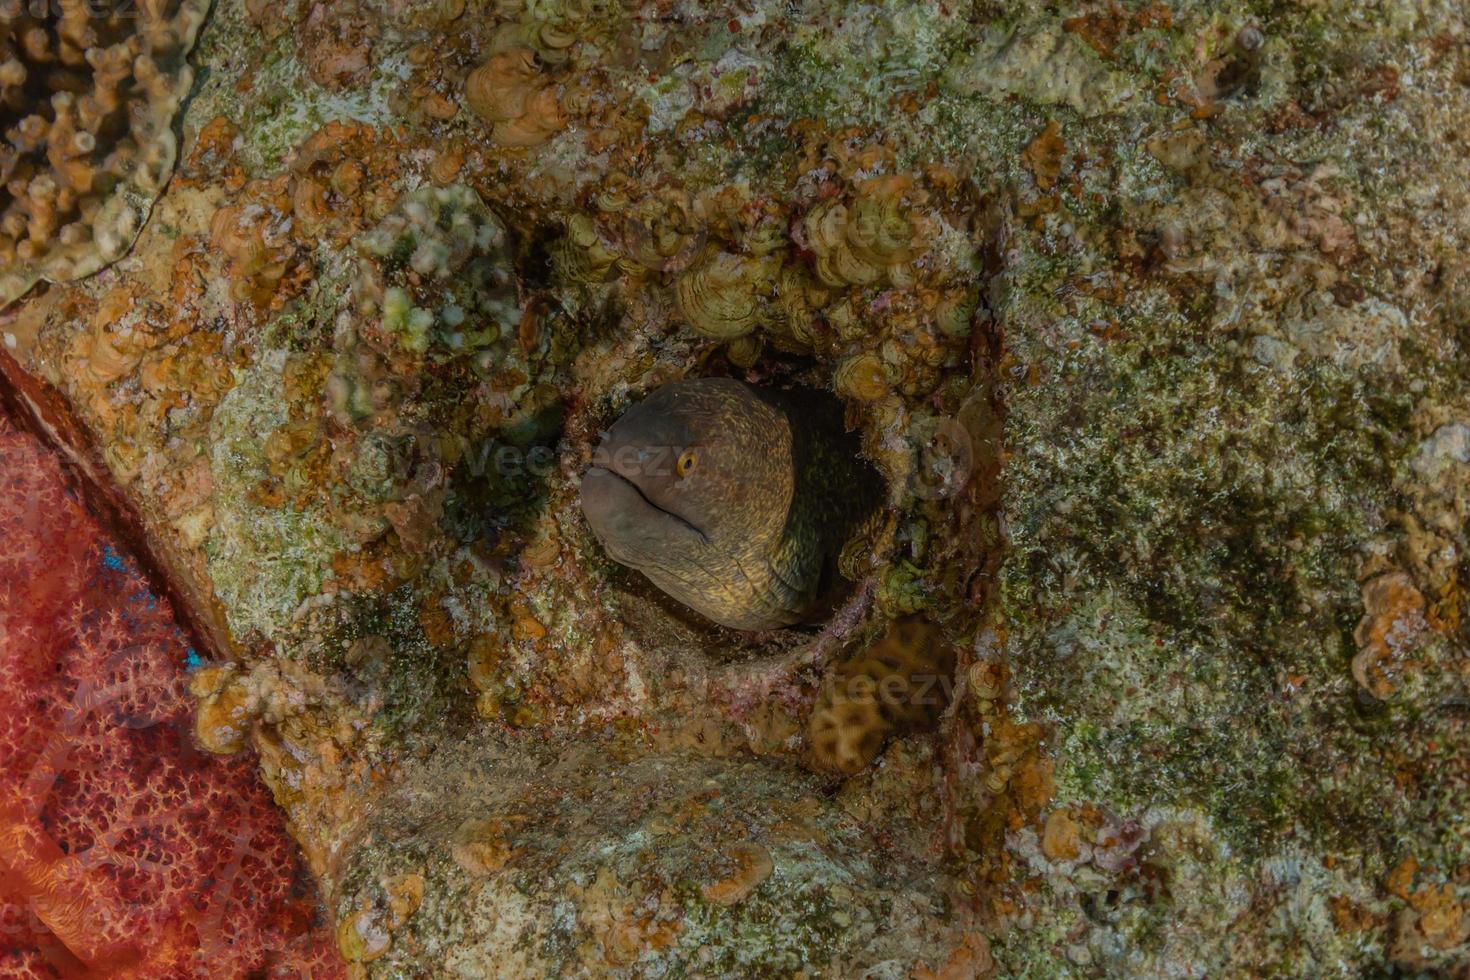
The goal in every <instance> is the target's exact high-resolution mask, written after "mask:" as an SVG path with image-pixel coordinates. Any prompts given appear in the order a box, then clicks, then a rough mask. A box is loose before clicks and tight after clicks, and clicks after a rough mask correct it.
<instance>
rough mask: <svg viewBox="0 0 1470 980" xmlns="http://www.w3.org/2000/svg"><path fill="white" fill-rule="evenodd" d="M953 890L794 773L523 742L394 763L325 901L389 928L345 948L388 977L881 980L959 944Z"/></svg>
mask: <svg viewBox="0 0 1470 980" xmlns="http://www.w3.org/2000/svg"><path fill="white" fill-rule="evenodd" d="M538 741H539V740H538ZM404 875H415V876H418V877H419V878H420V880H421V881H423V882H424V883H425V884H424V885H423V890H422V897H421V899H420V900H419V901H418V902H417V903H416V908H415V909H414V910H413V911H412V912H410V913H408V914H402V915H400V914H398V913H395V912H394V911H393V902H394V899H393V895H392V882H393V881H395V880H397V879H400V878H401V877H402V876H404ZM952 887H953V883H952V882H951V883H949V884H946V882H945V881H944V879H943V878H942V876H940V875H939V874H938V873H937V869H936V868H935V867H933V866H931V865H928V864H926V863H925V862H923V861H921V860H915V859H914V858H912V857H909V856H905V854H904V852H903V851H902V850H901V849H892V848H879V847H876V846H875V843H874V841H873V840H872V838H871V837H870V836H868V835H867V834H866V833H864V832H863V831H862V829H861V828H860V826H859V825H858V823H857V822H855V821H854V820H853V819H852V818H851V817H850V816H848V815H847V814H845V813H844V812H843V811H842V809H841V808H840V807H838V806H836V805H834V803H833V802H832V801H831V800H830V799H827V798H825V797H824V794H823V793H822V791H821V789H820V787H819V786H818V785H817V784H816V783H815V782H814V781H813V780H812V779H811V778H810V777H807V776H801V775H799V774H797V773H794V772H791V771H790V770H789V769H787V768H785V767H782V766H778V765H770V764H767V763H760V762H755V761H740V760H719V759H711V758H700V757H698V756H696V755H692V754H689V753H679V754H655V755H629V754H627V752H626V749H625V748H620V747H619V746H617V745H616V744H613V743H609V742H607V741H605V740H599V741H594V742H582V741H578V740H574V741H569V742H566V743H563V744H561V745H554V746H553V745H544V744H535V743H531V742H529V740H528V739H526V738H525V737H520V738H515V739H503V738H493V739H472V740H470V741H469V742H467V743H464V744H461V745H459V746H456V747H455V748H453V749H446V750H444V751H442V752H440V753H438V754H437V755H436V756H435V757H433V758H432V759H430V760H428V761H426V762H425V763H424V764H422V765H417V766H414V767H412V768H411V769H409V770H408V771H407V772H405V773H404V774H403V776H402V777H401V778H400V779H399V780H398V783H397V785H396V787H395V788H394V790H393V791H392V792H391V793H389V794H388V795H387V796H385V797H384V798H383V799H381V800H380V801H379V804H378V807H377V812H376V813H375V814H374V816H373V817H372V818H370V819H369V821H368V823H367V826H366V827H365V828H364V830H363V832H362V837H361V838H360V840H359V843H358V845H357V847H356V848H355V851H354V854H353V857H352V858H351V859H350V860H349V862H348V864H347V865H346V867H345V868H344V869H343V871H342V875H341V879H340V881H339V882H338V887H337V889H336V894H337V904H338V910H337V911H338V915H339V920H340V921H344V922H349V921H354V917H357V918H359V919H363V918H367V919H372V921H373V922H375V923H379V924H380V925H381V926H382V930H381V932H379V931H374V930H373V929H371V928H366V927H365V928H364V929H363V930H360V931H359V932H353V933H352V934H351V936H350V939H349V941H348V942H346V943H344V944H342V948H343V953H344V955H346V956H347V958H348V959H349V960H356V961H361V962H371V967H372V970H373V971H374V972H375V973H377V972H379V971H381V972H382V973H383V974H384V975H404V974H406V975H414V974H416V973H419V972H430V973H432V974H434V975H437V976H452V977H489V976H506V975H515V976H585V975H592V976H609V977H615V976H657V975H664V974H694V973H701V974H704V975H726V976H734V975H739V976H765V975H777V974H781V975H786V974H790V973H794V972H798V971H802V970H805V971H808V972H815V973H822V974H831V975H834V976H855V975H858V974H860V973H862V972H863V971H865V970H868V969H869V968H877V969H878V970H879V971H880V973H881V975H885V976H886V975H889V973H890V972H892V971H894V970H900V971H906V970H909V969H913V968H915V967H918V968H921V969H922V968H925V966H924V964H925V963H926V962H927V963H929V964H938V963H942V962H943V961H944V960H945V958H946V957H948V956H949V955H950V953H951V952H952V951H953V949H955V948H957V947H959V946H960V945H962V943H963V942H964V937H963V932H964V928H963V926H964V922H963V916H962V915H960V914H958V912H959V910H958V909H957V907H956V906H955V905H953V904H952V896H951V895H950V894H948V893H947V890H946V889H947V888H952ZM360 934H361V935H367V936H368V937H369V940H372V941H371V942H368V943H367V944H366V945H365V944H364V942H363V941H362V940H361V938H360ZM379 936H381V937H382V938H381V939H378V937H379Z"/></svg>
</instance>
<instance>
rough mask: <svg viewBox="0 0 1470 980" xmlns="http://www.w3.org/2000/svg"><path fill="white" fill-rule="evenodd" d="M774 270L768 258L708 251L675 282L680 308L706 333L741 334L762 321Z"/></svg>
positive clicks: (717, 335) (719, 336) (715, 335)
mask: <svg viewBox="0 0 1470 980" xmlns="http://www.w3.org/2000/svg"><path fill="white" fill-rule="evenodd" d="M774 271H775V269H774V266H773V264H772V260H770V259H767V258H753V257H750V256H744V255H732V254H731V253H729V252H722V251H718V250H711V251H708V252H706V253H705V255H704V257H703V258H701V259H700V260H699V261H698V262H696V263H695V264H694V265H693V266H691V267H690V268H689V269H687V270H685V272H684V274H683V275H681V276H680V277H679V281H678V283H676V284H675V288H674V292H675V297H676V299H677V301H678V304H679V311H680V312H681V313H682V314H684V318H685V319H686V320H688V321H689V325H690V326H691V327H693V328H694V330H695V331H696V332H698V333H701V334H704V335H705V336H706V337H713V338H714V339H716V340H733V339H734V338H736V337H741V336H744V335H745V334H748V333H750V332H751V331H752V330H754V329H755V328H756V326H757V325H758V324H759V323H760V321H761V317H762V315H763V310H764V307H765V302H766V296H767V295H768V294H769V292H770V290H771V288H772V280H773V278H774V276H773V272H774Z"/></svg>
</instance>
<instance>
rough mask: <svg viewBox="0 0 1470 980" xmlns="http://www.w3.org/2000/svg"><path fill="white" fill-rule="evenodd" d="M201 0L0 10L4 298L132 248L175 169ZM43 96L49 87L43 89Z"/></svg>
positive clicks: (0, 296)
mask: <svg viewBox="0 0 1470 980" xmlns="http://www.w3.org/2000/svg"><path fill="white" fill-rule="evenodd" d="M209 6H210V3H209V0H181V2H179V3H177V4H172V3H157V2H152V3H144V4H140V5H138V6H136V7H135V6H133V5H129V4H119V5H115V6H112V7H110V8H108V9H106V10H98V9H94V5H92V4H88V3H86V2H83V0H59V2H56V3H53V4H7V5H5V7H4V8H3V9H0V121H3V123H4V126H3V127H0V128H4V129H5V130H6V138H7V141H8V144H9V145H8V146H6V147H5V152H4V154H3V156H4V157H5V160H6V163H5V166H4V171H5V174H6V183H5V185H4V193H3V194H0V306H4V305H6V304H8V303H10V302H12V301H13V300H15V299H16V298H18V297H19V296H20V295H21V294H23V293H24V292H26V290H28V289H30V287H31V286H32V285H34V284H35V283H36V281H37V280H40V279H47V280H50V281H61V280H68V279H79V278H81V277H83V276H87V275H90V274H92V273H93V272H96V271H97V270H98V269H100V268H102V267H103V266H105V265H107V264H109V263H111V262H114V261H116V260H117V259H119V258H121V257H122V255H123V254H124V253H125V252H126V251H127V250H128V249H129V248H130V247H132V244H133V241H134V239H136V238H137V236H138V232H139V231H140V230H141V229H142V227H143V222H144V221H146V220H147V218H148V213H149V211H150V210H151V209H152V206H153V201H154V199H155V198H156V197H157V196H158V194H159V192H160V191H161V190H162V188H163V185H164V183H165V182H166V181H167V179H168V175H169V174H170V173H171V172H172V170H173V165H174V159H175V156H176V154H177V143H176V139H175V136H174V133H173V128H172V126H173V120H174V116H175V115H176V114H177V112H178V109H179V104H180V102H181V100H182V99H183V97H184V95H185V94H186V93H187V92H188V90H189V87H190V85H191V84H192V82H193V72H192V70H191V69H190V68H189V66H188V64H187V60H186V59H187V57H188V54H189V51H190V49H191V48H192V47H193V45H194V39H195V37H196V36H197V34H198V31H199V28H200V26H201V25H202V24H203V22H204V18H205V15H206V14H207V13H208V11H209ZM40 93H45V94H40Z"/></svg>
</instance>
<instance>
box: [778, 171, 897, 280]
mask: <svg viewBox="0 0 1470 980" xmlns="http://www.w3.org/2000/svg"><path fill="white" fill-rule="evenodd" d="M914 193H915V192H914V182H913V179H912V178H910V177H904V176H884V177H870V178H868V179H867V180H865V181H863V182H862V183H860V184H859V185H858V186H857V188H856V189H855V192H854V195H853V200H852V202H851V204H845V203H843V202H842V201H841V200H839V199H836V198H832V199H829V200H826V201H822V202H820V203H818V204H817V205H816V206H814V207H813V208H812V209H811V210H810V211H809V212H807V215H806V217H805V218H804V219H803V221H802V228H803V230H804V231H805V234H806V240H807V244H808V245H809V246H810V247H811V250H812V251H813V252H814V253H815V255H816V268H817V277H818V278H819V279H821V281H822V282H823V283H825V284H827V285H828V286H872V285H877V284H880V283H892V284H895V285H908V284H911V283H912V281H913V274H912V270H911V269H910V268H909V263H910V260H911V259H912V258H913V256H914V253H915V251H916V249H915V245H916V237H917V231H916V228H915V223H914V220H913V218H912V216H911V214H910V206H911V198H912V196H913V195H914Z"/></svg>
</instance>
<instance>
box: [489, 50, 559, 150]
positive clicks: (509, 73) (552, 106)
mask: <svg viewBox="0 0 1470 980" xmlns="http://www.w3.org/2000/svg"><path fill="white" fill-rule="evenodd" d="M464 99H465V104H466V105H468V106H469V107H470V111H472V112H473V113H474V114H475V115H477V116H479V117H480V118H481V119H483V120H484V121H485V122H487V123H490V124H491V130H490V136H491V138H492V139H493V140H494V141H495V142H496V143H498V144H500V145H501V146H509V147H519V148H525V147H532V146H537V145H539V144H541V143H544V142H545V141H546V140H548V139H550V138H551V137H552V136H553V135H555V134H556V133H557V132H559V131H560V130H562V129H565V128H566V125H567V118H566V115H565V114H564V113H563V112H562V110H561V104H560V102H559V101H558V99H557V93H556V86H555V85H553V84H548V83H547V82H546V81H545V79H543V78H542V76H541V73H540V72H539V71H537V70H536V60H535V53H534V52H532V51H531V50H530V49H529V48H515V49H512V50H510V51H502V52H500V53H499V54H496V55H493V56H491V58H490V59H489V60H488V61H486V62H485V63H484V64H482V65H481V66H480V67H478V68H476V69H475V70H474V71H472V72H470V75H469V77H468V78H466V79H465V84H464Z"/></svg>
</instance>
